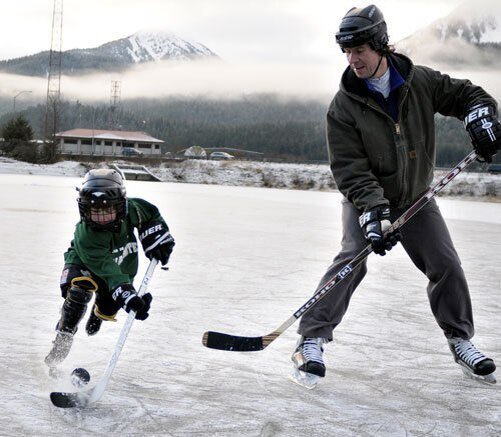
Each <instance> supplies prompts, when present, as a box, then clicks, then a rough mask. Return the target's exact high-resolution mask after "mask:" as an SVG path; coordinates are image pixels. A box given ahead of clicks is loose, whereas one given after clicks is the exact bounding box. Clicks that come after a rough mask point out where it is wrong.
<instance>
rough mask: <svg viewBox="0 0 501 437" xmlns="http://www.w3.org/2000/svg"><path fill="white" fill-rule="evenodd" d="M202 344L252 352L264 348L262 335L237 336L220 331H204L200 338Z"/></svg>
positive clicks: (220, 348) (212, 347) (227, 349)
mask: <svg viewBox="0 0 501 437" xmlns="http://www.w3.org/2000/svg"><path fill="white" fill-rule="evenodd" d="M202 343H203V345H204V346H206V347H208V348H210V349H219V350H222V351H235V352H253V351H260V350H263V349H264V348H265V346H264V345H263V337H239V336H237V335H230V334H223V333H222V332H213V331H208V332H205V333H204V335H203V338H202Z"/></svg>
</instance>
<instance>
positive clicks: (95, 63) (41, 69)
mask: <svg viewBox="0 0 501 437" xmlns="http://www.w3.org/2000/svg"><path fill="white" fill-rule="evenodd" d="M196 59H220V58H219V56H218V55H217V54H216V53H215V52H213V51H212V50H210V49H209V48H208V47H206V46H205V45H203V44H201V43H198V42H192V41H188V40H185V39H183V38H180V37H178V36H176V35H174V34H172V33H169V32H162V31H148V30H141V31H138V32H136V33H134V34H132V35H129V36H127V37H124V38H120V39H117V40H114V41H109V42H107V43H104V44H101V45H100V46H98V47H94V48H84V49H70V50H66V51H63V52H62V57H61V73H62V74H68V75H75V74H85V73H91V72H95V71H96V70H97V71H101V72H102V71H124V70H127V69H128V68H131V67H133V66H134V65H136V64H143V63H148V62H159V61H165V60H170V61H190V60H196ZM48 60H49V51H48V50H45V51H42V52H39V53H35V54H32V55H28V56H23V57H19V58H13V59H8V60H3V61H0V71H2V72H6V73H12V74H19V75H24V76H46V75H47V69H48Z"/></svg>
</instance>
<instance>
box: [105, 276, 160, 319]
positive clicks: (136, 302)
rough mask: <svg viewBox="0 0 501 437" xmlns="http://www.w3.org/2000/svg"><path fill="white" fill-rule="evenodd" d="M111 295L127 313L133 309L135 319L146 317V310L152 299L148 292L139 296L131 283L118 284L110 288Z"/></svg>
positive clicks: (148, 308)
mask: <svg viewBox="0 0 501 437" xmlns="http://www.w3.org/2000/svg"><path fill="white" fill-rule="evenodd" d="M111 296H112V297H113V300H114V301H115V302H117V303H118V304H119V305H120V306H121V307H122V308H123V309H124V310H125V311H127V312H128V313H129V312H130V311H135V312H136V319H138V320H146V319H147V318H148V316H149V314H148V311H149V310H150V305H151V301H152V300H153V297H152V296H151V294H150V293H146V294H143V296H142V297H139V296H138V295H137V292H136V290H135V289H134V287H133V285H132V284H120V285H118V286H117V287H115V288H114V289H113V290H112V295H111Z"/></svg>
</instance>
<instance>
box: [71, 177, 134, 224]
mask: <svg viewBox="0 0 501 437" xmlns="http://www.w3.org/2000/svg"><path fill="white" fill-rule="evenodd" d="M77 201H78V209H79V212H80V218H81V220H82V221H84V222H85V223H87V224H88V225H89V226H90V227H91V228H92V229H96V230H107V231H112V232H116V231H118V230H119V229H120V225H121V222H122V220H123V219H124V218H125V217H126V214H127V199H126V195H125V187H124V185H123V181H122V177H121V176H120V174H119V173H118V172H117V171H116V170H91V171H90V172H89V173H87V175H86V176H85V178H84V181H83V185H82V188H81V189H80V190H79V196H78V200H77Z"/></svg>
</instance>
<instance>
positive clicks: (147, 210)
mask: <svg viewBox="0 0 501 437" xmlns="http://www.w3.org/2000/svg"><path fill="white" fill-rule="evenodd" d="M151 220H158V221H161V222H162V223H163V224H165V221H164V220H163V218H162V217H161V216H160V212H159V211H158V209H157V207H156V206H154V205H152V204H151V203H149V202H147V201H146V200H143V199H138V198H129V199H127V216H126V218H125V220H123V221H122V224H121V227H120V231H119V232H110V231H103V230H94V229H92V228H91V227H90V226H89V225H87V223H85V222H84V221H80V222H79V223H77V225H76V227H75V234H74V236H73V240H72V241H71V246H70V248H69V249H68V251H67V252H66V253H65V254H64V261H65V263H66V264H77V265H80V266H83V267H86V268H87V269H89V270H90V271H91V272H92V273H93V274H94V275H96V276H98V277H99V278H101V279H102V280H104V281H105V282H106V284H107V285H108V287H109V288H110V289H112V288H114V287H116V286H117V285H119V284H124V283H132V282H133V280H134V276H135V275H136V273H137V269H138V243H137V241H136V237H135V235H134V228H141V227H142V226H143V225H147V223H148V222H149V221H151ZM165 226H167V225H166V224H165Z"/></svg>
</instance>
